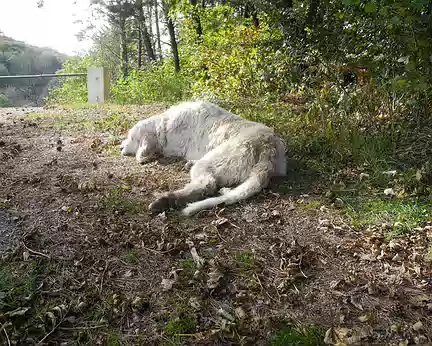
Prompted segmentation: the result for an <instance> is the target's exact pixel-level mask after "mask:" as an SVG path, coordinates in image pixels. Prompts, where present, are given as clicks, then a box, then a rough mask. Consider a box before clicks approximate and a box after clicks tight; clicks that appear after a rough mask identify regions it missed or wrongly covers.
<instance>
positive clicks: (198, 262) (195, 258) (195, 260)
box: [190, 247, 204, 268]
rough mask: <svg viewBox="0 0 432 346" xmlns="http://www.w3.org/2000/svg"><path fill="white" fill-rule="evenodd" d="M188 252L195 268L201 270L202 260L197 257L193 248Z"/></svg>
mask: <svg viewBox="0 0 432 346" xmlns="http://www.w3.org/2000/svg"><path fill="white" fill-rule="evenodd" d="M190 252H191V255H192V258H193V260H194V262H195V264H196V266H197V268H201V267H202V266H203V264H204V259H203V258H201V257H200V256H199V255H198V252H197V250H196V248H195V247H193V248H191V250H190Z"/></svg>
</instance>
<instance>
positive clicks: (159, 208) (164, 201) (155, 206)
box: [148, 195, 171, 213]
mask: <svg viewBox="0 0 432 346" xmlns="http://www.w3.org/2000/svg"><path fill="white" fill-rule="evenodd" d="M170 206H171V199H170V197H169V196H168V195H164V196H161V197H159V198H158V199H156V200H155V201H154V202H153V203H150V204H149V206H148V209H149V210H150V211H151V212H152V213H161V212H163V211H165V210H168V209H169V208H170Z"/></svg>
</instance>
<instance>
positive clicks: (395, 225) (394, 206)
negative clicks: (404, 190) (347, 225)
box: [344, 197, 432, 237]
mask: <svg viewBox="0 0 432 346" xmlns="http://www.w3.org/2000/svg"><path fill="white" fill-rule="evenodd" d="M344 200H345V201H346V202H347V203H348V206H347V208H346V210H345V212H346V213H347V215H348V216H349V217H350V218H351V220H352V224H353V226H354V227H356V228H365V227H367V226H370V225H374V224H383V223H386V224H388V225H389V227H390V228H391V232H390V233H389V236H391V237H393V236H398V235H403V234H407V233H409V232H410V231H412V229H413V228H415V227H418V226H419V225H420V224H421V223H423V222H425V221H428V220H430V219H431V217H432V209H431V204H430V201H429V200H427V199H422V198H417V199H379V198H358V197H354V198H353V197H348V198H345V199H344Z"/></svg>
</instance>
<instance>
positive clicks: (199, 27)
mask: <svg viewBox="0 0 432 346" xmlns="http://www.w3.org/2000/svg"><path fill="white" fill-rule="evenodd" d="M190 4H191V5H192V7H193V8H192V20H193V21H194V24H195V31H196V34H197V37H198V39H200V38H201V36H202V34H203V30H202V24H201V18H200V14H199V8H198V6H199V4H198V0H190Z"/></svg>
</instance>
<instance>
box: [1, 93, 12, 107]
mask: <svg viewBox="0 0 432 346" xmlns="http://www.w3.org/2000/svg"><path fill="white" fill-rule="evenodd" d="M11 106H12V102H11V100H9V99H8V98H7V96H6V95H3V94H0V108H4V107H11Z"/></svg>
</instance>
